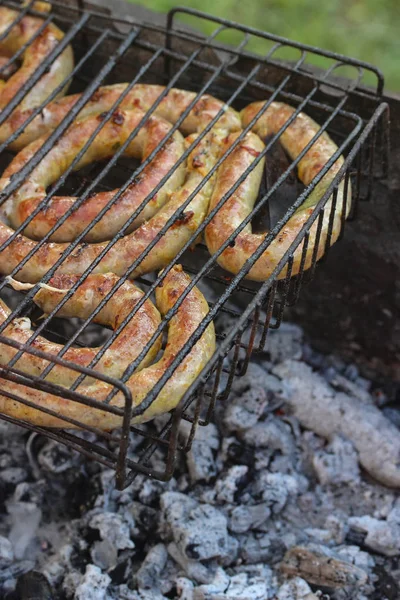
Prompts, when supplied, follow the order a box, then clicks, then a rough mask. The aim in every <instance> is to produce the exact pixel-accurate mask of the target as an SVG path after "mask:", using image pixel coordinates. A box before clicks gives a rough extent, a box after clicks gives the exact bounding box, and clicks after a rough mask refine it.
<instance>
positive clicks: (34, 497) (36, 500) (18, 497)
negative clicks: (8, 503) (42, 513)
mask: <svg viewBox="0 0 400 600" xmlns="http://www.w3.org/2000/svg"><path fill="white" fill-rule="evenodd" d="M47 493H48V484H47V482H46V481H45V480H44V479H41V480H39V481H35V482H28V481H23V482H22V483H19V484H18V485H17V486H16V488H15V490H14V495H13V499H14V500H15V501H16V502H30V503H33V504H36V505H38V506H42V504H43V502H44V501H45V498H46V495H47Z"/></svg>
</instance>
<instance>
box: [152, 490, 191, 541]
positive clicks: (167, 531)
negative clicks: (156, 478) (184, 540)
mask: <svg viewBox="0 0 400 600" xmlns="http://www.w3.org/2000/svg"><path fill="white" fill-rule="evenodd" d="M160 506H161V517H162V523H161V530H162V533H163V534H164V537H166V538H167V539H168V538H172V537H173V534H174V528H175V527H179V523H180V522H181V521H183V520H185V519H186V518H187V516H188V515H189V513H190V511H191V510H194V509H195V508H196V507H197V506H198V503H197V502H196V500H195V499H194V498H191V497H190V496H187V495H186V494H181V493H180V492H165V493H164V494H162V496H161V498H160Z"/></svg>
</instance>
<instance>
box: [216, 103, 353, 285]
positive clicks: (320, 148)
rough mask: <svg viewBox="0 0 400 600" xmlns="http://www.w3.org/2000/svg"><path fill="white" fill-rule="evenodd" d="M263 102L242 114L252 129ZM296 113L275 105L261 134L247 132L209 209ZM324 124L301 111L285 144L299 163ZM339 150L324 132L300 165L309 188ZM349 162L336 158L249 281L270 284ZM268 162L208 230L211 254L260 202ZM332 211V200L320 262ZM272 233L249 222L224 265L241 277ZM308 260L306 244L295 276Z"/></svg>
mask: <svg viewBox="0 0 400 600" xmlns="http://www.w3.org/2000/svg"><path fill="white" fill-rule="evenodd" d="M262 106H263V103H261V102H256V103H254V104H250V105H249V106H247V107H246V108H245V109H244V110H243V111H242V115H241V116H242V123H243V126H246V125H247V124H248V123H249V122H250V121H251V120H252V119H253V117H255V116H256V115H257V113H258V112H259V110H260V109H261V108H262ZM293 112H294V109H293V108H292V107H290V106H288V105H286V104H281V103H278V102H273V103H272V104H271V105H270V106H269V107H268V109H267V110H266V112H265V113H264V114H263V115H262V116H261V117H260V118H259V119H258V121H257V122H256V124H255V126H254V127H253V131H254V132H255V133H256V134H258V136H259V137H258V136H257V135H256V134H255V133H251V132H250V133H249V134H247V136H246V138H245V139H244V140H243V141H242V142H241V143H240V144H239V146H238V147H237V148H236V149H235V151H234V152H233V153H232V154H231V156H230V157H229V158H228V159H227V160H226V161H225V162H224V163H223V165H221V167H220V168H219V170H218V179H217V184H216V186H215V190H214V193H213V196H212V198H211V202H210V207H209V211H211V210H212V209H213V208H215V206H216V205H217V204H218V202H219V200H220V199H221V198H222V197H223V196H224V194H225V193H226V192H228V191H229V189H230V188H231V186H232V184H233V183H234V181H236V180H237V179H238V178H239V177H240V175H241V174H242V173H243V172H244V171H245V169H246V168H247V167H249V166H250V165H251V164H252V162H253V161H254V160H255V157H256V156H257V155H258V154H259V153H260V152H261V151H262V150H263V148H264V144H263V143H262V141H261V139H260V138H263V139H265V138H266V137H267V136H268V135H271V134H275V133H277V132H278V131H279V129H280V128H281V127H282V126H283V125H284V124H285V123H286V121H287V120H288V119H289V118H290V117H291V116H292V114H293ZM319 129H320V128H319V126H318V125H317V123H315V122H314V121H313V120H312V119H311V118H310V117H308V116H307V115H305V114H304V113H300V114H299V115H298V116H297V117H296V118H295V119H294V121H293V122H292V123H291V124H290V125H289V126H288V127H287V129H286V130H285V131H284V132H283V133H282V135H281V137H280V141H281V143H282V145H283V147H284V149H285V150H286V152H287V153H288V154H289V156H290V158H291V159H292V160H294V159H296V158H297V157H298V155H299V154H300V152H301V151H302V150H303V149H304V148H305V146H306V145H307V144H308V143H309V142H310V141H311V140H312V139H313V138H314V136H315V135H316V134H317V133H318V131H319ZM236 137H237V134H231V135H230V136H229V137H228V138H227V139H226V145H227V146H229V145H230V144H232V142H233V140H234V139H236ZM336 151H337V146H336V145H335V144H334V142H333V141H332V140H331V139H330V137H329V136H328V135H327V134H326V133H325V132H324V133H323V134H322V135H321V136H320V137H319V138H318V139H317V140H316V141H315V142H314V143H313V145H312V147H311V148H310V149H309V150H308V151H307V153H306V154H305V156H304V157H303V158H302V159H301V160H300V161H299V164H298V176H299V178H300V180H301V181H302V182H303V183H304V185H306V186H307V185H309V184H310V182H311V181H312V180H313V179H314V177H315V176H316V175H317V174H318V173H319V172H320V170H321V169H322V168H323V167H324V165H325V164H326V163H327V161H328V160H329V159H330V158H331V156H332V155H333V154H334V153H335V152H336ZM342 164H343V158H342V157H340V158H338V159H337V160H336V162H335V163H334V164H333V166H332V167H331V168H330V169H329V171H328V173H327V174H326V175H325V176H324V177H323V178H322V179H321V181H320V182H319V183H318V184H317V186H316V188H315V189H314V190H313V192H312V193H311V195H310V196H309V198H308V199H307V201H306V202H305V203H304V204H302V205H301V206H300V207H299V208H298V209H297V210H296V212H295V213H294V214H293V216H292V217H291V218H290V219H289V221H288V222H287V223H286V225H285V226H284V227H283V228H282V230H281V231H280V232H279V234H278V235H277V237H276V238H275V239H274V240H273V241H272V242H271V243H270V244H269V246H268V247H267V248H266V250H265V251H264V252H263V254H262V255H261V257H260V258H259V259H258V260H257V262H256V263H255V264H254V266H253V267H252V268H251V269H250V271H249V272H248V274H247V278H248V279H252V280H255V281H265V280H266V279H268V277H270V276H271V274H272V273H273V271H274V269H275V268H276V266H277V265H278V263H279V261H280V260H281V258H282V256H283V255H284V254H285V252H286V251H287V250H288V248H289V247H290V245H291V244H292V243H293V241H294V240H295V238H296V236H297V235H298V233H299V232H300V230H301V229H302V227H303V226H304V225H305V224H306V223H307V221H308V219H309V217H310V215H311V214H312V213H313V211H314V208H315V205H316V204H317V203H318V201H319V200H320V198H321V197H322V196H323V194H324V192H325V190H326V189H327V188H328V186H329V185H330V183H331V182H332V180H333V178H334V177H335V175H336V174H337V172H338V171H339V169H340V167H341V166H342ZM262 168H263V160H262V161H260V163H259V164H258V166H257V167H256V168H255V169H254V170H253V171H252V172H251V173H250V174H249V176H248V177H247V178H246V180H245V181H244V183H242V184H241V185H240V186H239V188H238V189H237V191H236V192H235V193H234V194H232V196H231V197H230V198H229V199H228V200H227V201H226V202H225V203H224V205H223V206H222V207H221V209H220V210H219V211H218V212H217V214H216V215H215V217H214V218H213V219H212V221H211V223H210V224H209V225H208V226H207V228H206V231H205V240H206V244H207V247H208V250H209V251H210V253H211V254H215V252H216V251H217V250H218V249H219V248H220V247H221V245H222V244H223V243H224V242H225V241H226V240H227V239H228V238H229V237H230V235H232V234H233V233H234V232H235V230H236V228H237V227H238V226H239V225H240V224H241V223H242V222H243V220H244V219H245V218H246V217H247V216H248V215H249V214H250V212H251V211H252V209H253V207H254V204H255V202H256V199H257V195H258V190H259V185H260V180H261V175H262ZM343 188H344V184H343V182H342V183H341V184H340V185H339V189H338V195H337V201H336V210H335V214H334V218H333V223H332V232H331V237H330V244H333V243H334V242H335V241H336V240H337V238H338V236H339V233H340V230H341V218H342V212H343V210H344V196H343ZM331 207H332V198H330V199H329V200H328V202H327V203H326V205H325V214H324V218H323V223H322V230H321V235H320V241H319V245H318V252H317V260H319V259H320V258H321V257H322V255H323V254H324V247H325V242H326V240H327V236H328V229H329V221H330V209H331ZM349 209H350V198H349V199H348V201H347V210H346V216H347V214H348V211H349ZM317 227H318V224H317V221H315V222H314V224H313V225H312V227H311V228H310V237H309V242H308V248H307V253H306V257H305V263H304V268H305V269H308V268H309V267H310V266H311V263H312V257H313V253H314V247H315V244H316V241H317ZM265 236H266V234H265V233H264V234H254V233H252V229H251V224H250V223H248V224H247V225H246V226H245V227H244V229H243V230H242V231H241V232H240V233H239V234H238V235H236V237H235V239H234V242H232V244H231V246H228V247H227V248H226V250H224V251H223V252H222V254H221V255H220V256H219V258H218V263H219V264H220V265H221V266H222V267H223V268H224V269H226V270H227V271H230V272H231V273H238V272H239V270H240V269H241V267H242V266H243V265H244V264H245V262H246V261H247V260H248V259H249V258H250V257H251V256H252V255H253V254H254V252H256V250H257V249H258V247H259V246H260V244H261V243H262V242H263V240H264V239H265ZM301 259H302V244H300V245H299V247H298V248H297V249H296V251H295V252H294V256H293V269H292V275H296V274H297V273H298V272H299V269H300V265H301ZM286 273H287V267H285V268H284V269H282V270H281V271H280V273H279V276H278V277H279V278H283V277H284V276H285V275H286Z"/></svg>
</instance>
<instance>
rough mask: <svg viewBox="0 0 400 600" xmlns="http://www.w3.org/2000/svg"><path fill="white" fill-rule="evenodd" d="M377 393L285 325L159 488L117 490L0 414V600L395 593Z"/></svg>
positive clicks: (396, 447) (146, 483)
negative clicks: (314, 349) (211, 422)
mask: <svg viewBox="0 0 400 600" xmlns="http://www.w3.org/2000/svg"><path fill="white" fill-rule="evenodd" d="M222 385H223V383H222ZM390 400H391V398H390V397H387V396H386V395H385V393H384V391H382V390H381V389H379V388H377V387H376V386H373V384H372V383H371V382H370V381H368V380H366V379H364V378H362V377H361V376H360V375H359V373H358V371H357V369H356V367H355V366H354V365H346V364H344V363H343V362H342V361H341V360H340V359H339V358H337V357H335V356H324V355H321V354H318V353H315V352H314V351H313V350H312V349H311V348H310V346H308V345H307V344H306V343H305V341H304V339H303V332H302V330H301V329H300V328H298V327H296V326H294V325H283V326H282V327H281V329H280V330H278V331H276V332H273V333H271V335H270V338H269V341H268V345H267V349H266V352H265V354H264V355H262V356H261V357H259V361H258V363H252V364H250V366H249V369H248V371H247V374H246V375H245V376H244V377H242V378H239V379H237V380H236V381H235V383H234V385H233V391H232V395H231V398H230V399H229V401H228V402H226V403H225V404H222V403H220V405H217V407H216V414H215V423H214V424H211V425H209V426H208V427H200V428H199V429H198V432H197V435H196V439H195V441H194V443H193V447H192V450H191V451H190V452H189V454H188V455H186V456H182V457H181V460H180V463H179V467H178V469H177V471H176V473H175V476H174V478H173V479H172V480H171V481H170V482H168V483H161V482H157V481H153V480H149V479H146V478H144V477H143V476H141V475H139V476H138V477H137V478H136V479H135V480H134V481H133V483H132V484H131V485H130V486H129V487H128V488H127V489H126V490H124V491H117V490H116V489H115V487H114V481H113V472H112V471H109V470H107V469H106V468H104V467H102V466H100V465H98V464H95V463H90V462H88V461H85V460H84V459H83V458H82V457H80V456H78V455H76V454H74V453H73V452H72V451H70V450H69V449H65V448H63V447H62V446H59V445H57V444H55V443H54V442H52V441H48V440H46V439H45V438H43V437H41V436H39V435H37V434H29V433H26V432H25V431H24V430H23V429H19V428H17V427H14V426H12V425H9V424H6V423H1V445H0V492H1V509H0V510H1V515H2V519H1V525H0V585H1V590H2V591H1V597H4V598H7V600H28V599H32V598H35V600H39V599H40V600H49V599H55V600H61V599H75V600H117V599H118V600H166V599H179V600H317V599H319V600H395V599H397V598H399V597H400V588H399V581H400V499H399V496H398V493H397V491H396V490H398V489H399V487H400V429H399V422H400V418H399V416H400V410H399V409H398V408H396V405H395V403H392V404H390V402H389V401H390ZM162 424H163V420H162V419H160V420H159V421H157V422H155V423H151V424H149V425H147V427H148V428H149V431H151V429H152V428H155V427H156V428H157V427H161V426H162ZM184 425H186V424H184ZM82 435H83V434H82ZM85 435H86V434H85ZM142 444H143V441H142V438H137V439H136V438H133V439H132V443H131V446H130V451H131V452H132V456H134V454H135V452H138V451H139V450H140V448H141V445H142ZM160 452H161V451H160V450H157V451H156V452H155V453H154V455H153V456H152V458H151V461H152V464H153V465H154V466H157V461H161V460H162V458H163V457H162V456H161V454H160Z"/></svg>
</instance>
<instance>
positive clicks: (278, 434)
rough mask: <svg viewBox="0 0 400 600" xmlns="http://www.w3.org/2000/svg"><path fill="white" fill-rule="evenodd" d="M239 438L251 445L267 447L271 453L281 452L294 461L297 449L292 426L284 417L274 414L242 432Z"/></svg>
mask: <svg viewBox="0 0 400 600" xmlns="http://www.w3.org/2000/svg"><path fill="white" fill-rule="evenodd" d="M239 438H240V439H241V440H243V442H245V443H246V444H248V445H250V446H256V447H257V448H262V449H267V450H268V453H269V455H272V453H273V452H280V453H281V454H283V455H284V456H288V457H290V458H291V459H292V461H294V457H295V454H296V451H297V449H296V442H295V439H294V436H293V433H292V431H291V428H290V426H289V425H288V424H287V423H285V422H283V421H282V419H278V418H277V417H275V416H273V415H270V416H269V417H268V419H266V420H265V421H263V422H260V423H257V424H256V425H254V426H253V427H251V428H250V429H247V430H246V431H243V432H240V433H239Z"/></svg>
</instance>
